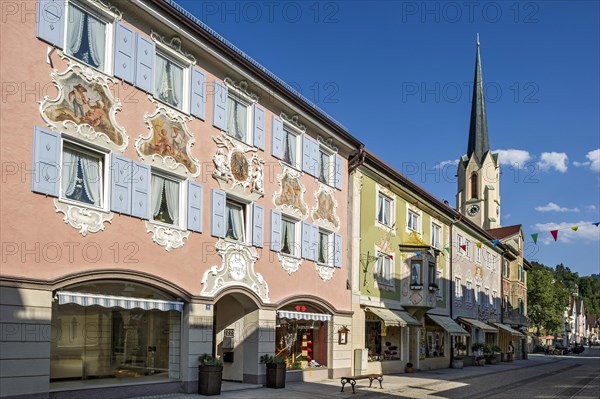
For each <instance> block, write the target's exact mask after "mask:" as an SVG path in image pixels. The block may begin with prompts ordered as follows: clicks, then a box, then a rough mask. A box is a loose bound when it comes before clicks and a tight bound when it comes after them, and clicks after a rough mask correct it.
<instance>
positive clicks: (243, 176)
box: [212, 135, 265, 198]
mask: <svg viewBox="0 0 600 399" xmlns="http://www.w3.org/2000/svg"><path fill="white" fill-rule="evenodd" d="M213 140H214V142H215V143H216V144H217V152H216V154H215V155H214V156H213V163H214V165H215V170H214V172H213V174H212V176H213V177H214V178H215V179H216V180H217V181H218V182H219V186H220V187H221V189H223V190H226V189H229V190H234V191H236V190H237V191H238V192H240V193H241V194H245V190H246V189H248V188H249V189H250V192H251V193H252V194H254V196H255V197H256V198H259V197H262V196H263V195H264V194H265V185H264V172H263V165H264V164H265V161H264V160H263V159H261V158H260V157H259V156H258V155H257V151H258V150H257V149H256V148H253V147H249V146H247V145H245V144H242V143H239V142H234V141H233V140H232V139H230V138H229V137H227V136H226V135H223V136H217V137H213ZM230 182H231V186H230V187H228V185H229V183H230Z"/></svg>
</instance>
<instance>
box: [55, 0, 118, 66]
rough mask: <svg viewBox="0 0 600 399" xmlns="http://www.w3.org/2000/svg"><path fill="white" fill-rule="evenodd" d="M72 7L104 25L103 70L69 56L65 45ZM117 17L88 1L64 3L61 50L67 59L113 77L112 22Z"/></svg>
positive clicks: (113, 31) (113, 29)
mask: <svg viewBox="0 0 600 399" xmlns="http://www.w3.org/2000/svg"><path fill="white" fill-rule="evenodd" d="M71 5H73V6H74V7H77V8H79V9H80V10H82V11H83V12H86V13H88V14H91V15H93V16H94V17H95V18H97V19H99V20H101V21H102V22H104V23H105V28H106V29H105V31H104V34H105V37H106V42H105V44H104V69H98V68H96V67H94V66H92V65H89V64H86V63H85V62H84V61H82V60H80V59H79V58H77V57H75V56H74V55H73V54H70V53H69V51H68V45H67V39H68V37H69V20H70V18H71V17H70V15H69V6H71ZM116 18H117V15H116V14H113V13H111V12H108V11H107V10H103V9H102V8H100V7H98V6H97V5H95V4H94V3H93V2H90V1H73V0H69V1H67V2H66V4H65V32H64V36H63V48H64V52H63V53H64V54H66V55H67V56H69V58H72V59H74V60H76V61H77V62H80V63H82V64H84V65H86V66H87V67H89V68H92V69H93V70H95V71H98V72H101V73H103V74H105V75H109V76H113V74H114V65H113V64H114V52H115V51H114V50H115V48H114V37H115V24H114V21H115V20H116Z"/></svg>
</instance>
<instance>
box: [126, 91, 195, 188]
mask: <svg viewBox="0 0 600 399" xmlns="http://www.w3.org/2000/svg"><path fill="white" fill-rule="evenodd" d="M150 101H152V102H154V103H155V104H156V107H157V108H156V111H155V112H154V113H153V114H152V115H148V114H146V115H144V121H145V122H146V125H148V130H149V131H150V133H149V135H148V136H146V137H143V136H141V135H140V136H139V137H138V139H137V140H136V142H135V146H136V149H137V152H138V155H139V156H140V158H141V159H142V161H144V163H147V164H150V165H153V166H158V167H161V168H163V169H167V170H169V171H171V172H175V173H177V174H180V175H182V176H184V177H190V176H192V177H195V176H198V175H199V174H200V162H198V160H197V159H195V158H194V157H193V155H192V152H191V148H192V145H193V144H194V142H195V141H196V140H195V138H194V136H193V135H192V134H191V133H190V132H189V131H188V129H187V126H186V122H187V121H189V120H190V118H189V117H187V116H184V115H183V114H180V113H179V112H177V111H174V110H172V109H170V108H167V107H165V106H163V105H162V104H161V103H159V102H158V101H156V100H154V99H150Z"/></svg>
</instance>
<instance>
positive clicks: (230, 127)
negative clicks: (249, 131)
mask: <svg viewBox="0 0 600 399" xmlns="http://www.w3.org/2000/svg"><path fill="white" fill-rule="evenodd" d="M228 102H229V104H228V107H227V114H228V115H227V133H229V135H231V136H233V137H235V138H236V139H238V140H241V141H246V115H247V112H248V107H246V106H245V105H244V104H241V103H240V102H238V101H236V100H234V99H233V98H231V97H230V98H229V99H228Z"/></svg>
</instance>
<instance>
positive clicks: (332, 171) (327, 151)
mask: <svg viewBox="0 0 600 399" xmlns="http://www.w3.org/2000/svg"><path fill="white" fill-rule="evenodd" d="M321 153H324V154H326V155H327V156H328V157H329V176H325V181H323V180H321V177H320V176H317V180H318V181H319V182H321V183H323V184H326V185H328V186H331V187H333V186H334V185H335V153H334V152H333V151H331V150H330V149H329V148H327V147H326V146H324V145H322V144H320V143H319V163H318V165H317V167H318V168H319V171H318V173H317V175H320V174H321Z"/></svg>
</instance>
